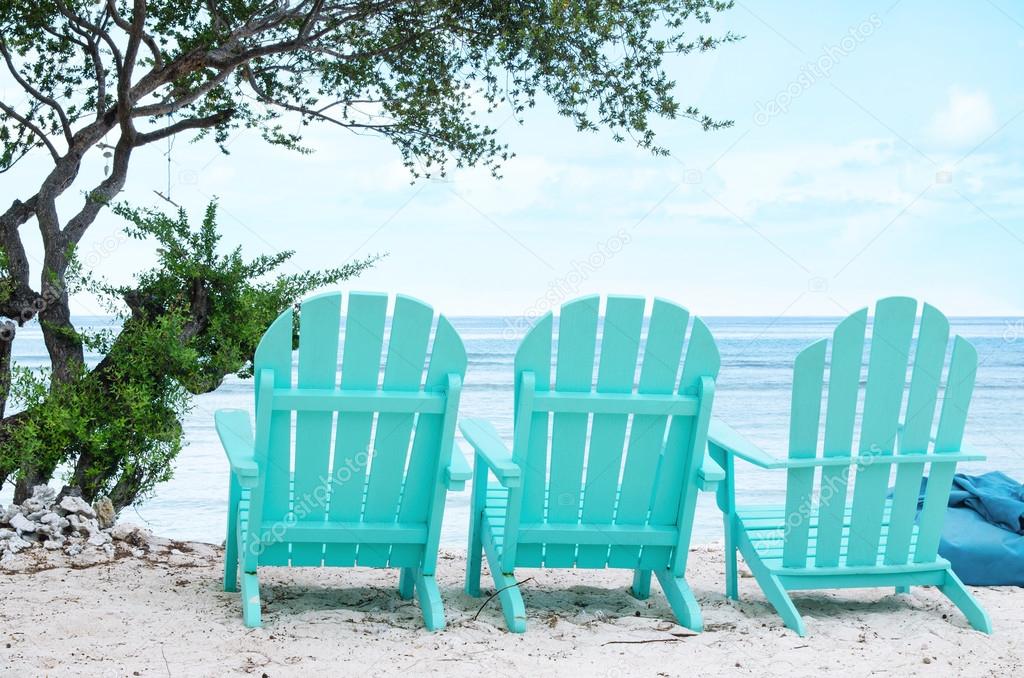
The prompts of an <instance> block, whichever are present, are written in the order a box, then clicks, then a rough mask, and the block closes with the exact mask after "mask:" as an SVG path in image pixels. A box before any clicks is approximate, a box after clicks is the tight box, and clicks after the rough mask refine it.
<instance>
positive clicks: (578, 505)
mask: <svg viewBox="0 0 1024 678" xmlns="http://www.w3.org/2000/svg"><path fill="white" fill-rule="evenodd" d="M646 308H647V304H646V303H645V301H644V299H642V298H636V297H617V296H612V297H608V298H607V300H606V301H605V303H604V305H603V319H602V303H601V299H600V298H599V297H584V298H581V299H577V300H574V301H570V302H568V303H566V304H565V305H564V306H563V307H562V310H561V314H560V316H559V321H558V326H557V331H556V330H555V323H554V320H553V316H552V314H550V313H549V314H547V315H545V316H544V317H543V318H541V319H540V320H539V321H537V323H536V324H535V325H534V326H533V328H531V330H530V331H529V332H528V333H527V335H526V337H524V339H523V341H522V343H521V344H520V346H519V349H518V351H517V352H516V358H515V385H516V387H515V388H516V391H515V404H514V408H515V412H514V418H513V421H514V431H513V440H512V447H511V449H509V448H507V447H506V446H505V444H504V443H503V442H502V439H501V437H500V436H499V435H498V432H497V431H496V430H495V429H494V427H493V426H492V425H491V424H490V423H488V422H486V421H483V420H479V419H468V420H463V421H462V422H461V423H460V429H461V430H462V433H463V435H464V436H465V438H466V441H467V442H468V443H469V444H470V445H471V446H472V447H473V450H474V452H475V460H476V461H475V470H474V473H473V496H472V500H471V507H472V513H471V523H470V537H469V561H468V564H467V577H466V592H467V593H468V594H470V595H473V596H478V595H480V593H481V590H480V574H481V569H482V565H481V564H482V559H483V558H484V557H486V558H487V562H488V565H489V569H490V571H491V575H492V577H493V578H494V584H495V589H496V590H497V591H498V598H499V600H500V601H501V605H502V611H503V613H504V616H505V623H506V625H507V626H508V628H509V630H510V631H513V632H523V631H525V630H526V608H525V605H524V603H523V597H522V592H521V591H520V590H519V586H518V585H517V584H516V582H517V578H516V574H515V570H516V568H517V567H538V566H544V567H558V568H581V569H582V568H605V567H616V568H623V569H629V570H633V571H634V572H635V576H634V585H633V589H632V592H633V594H634V595H635V596H637V597H639V598H644V597H646V596H647V595H648V594H649V592H650V580H651V575H652V574H653V575H655V576H656V577H657V579H658V582H659V583H660V584H661V587H662V589H663V591H664V592H665V596H666V598H667V599H668V601H669V604H670V605H671V607H672V610H673V612H674V613H675V615H676V617H677V618H678V619H679V621H680V623H682V624H684V625H685V626H687V627H689V628H692V629H695V630H700V629H701V628H702V627H703V622H702V620H701V614H700V608H699V606H698V605H697V600H696V598H695V597H694V595H693V592H692V591H691V590H690V588H689V586H688V585H687V583H686V580H685V578H684V577H685V568H686V553H687V551H688V548H689V541H690V531H691V528H692V524H693V513H694V506H695V504H696V496H697V489H698V488H699V487H703V488H705V489H709V490H713V489H714V488H715V486H716V485H717V482H718V480H719V478H721V477H724V474H723V473H722V471H721V469H718V468H717V467H716V466H715V464H714V463H713V462H710V461H706V460H705V458H704V450H705V448H706V440H707V429H708V425H709V423H710V416H711V404H712V401H713V398H714V383H715V379H716V378H717V376H718V367H719V356H718V350H717V348H716V347H715V343H714V339H713V338H712V336H711V333H710V332H709V331H708V330H707V327H706V326H705V325H704V323H703V322H701V321H700V320H699V319H697V318H695V319H693V322H692V323H690V322H689V319H690V316H689V313H688V312H687V311H686V310H685V309H683V308H681V307H679V306H677V305H675V304H672V303H671V302H668V301H664V300H660V299H658V300H655V301H654V303H653V305H652V306H650V314H651V315H650V322H649V325H648V328H647V331H646V333H645V332H644V323H643V319H644V314H645V309H646ZM688 325H690V326H691V328H690V330H689V342H688V346H689V348H688V349H687V353H686V357H685V359H683V358H682V355H683V353H682V351H683V345H684V343H685V342H686V340H687V326H688ZM645 334H646V336H645ZM681 363H682V373H681V376H679V375H680V366H681ZM638 369H639V381H637V372H638ZM595 370H596V376H595Z"/></svg>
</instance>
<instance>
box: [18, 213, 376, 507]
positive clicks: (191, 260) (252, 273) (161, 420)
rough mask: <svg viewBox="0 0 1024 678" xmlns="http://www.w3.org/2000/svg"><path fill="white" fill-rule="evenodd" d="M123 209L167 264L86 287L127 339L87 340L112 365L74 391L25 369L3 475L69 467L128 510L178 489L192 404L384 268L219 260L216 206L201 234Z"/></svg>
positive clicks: (108, 334) (89, 374) (180, 217)
mask: <svg viewBox="0 0 1024 678" xmlns="http://www.w3.org/2000/svg"><path fill="white" fill-rule="evenodd" d="M113 209H114V211H115V212H116V213H117V214H119V215H121V216H122V217H124V218H125V219H127V220H128V221H129V226H128V227H127V229H126V230H127V232H128V233H129V235H130V236H132V237H134V238H139V239H152V240H155V241H156V242H157V244H158V247H159V249H158V253H159V257H158V263H157V265H156V266H155V267H154V268H152V269H151V270H148V271H145V272H143V273H141V274H139V275H138V276H137V280H136V285H134V286H132V287H125V286H110V285H107V284H104V283H102V282H97V281H95V280H91V279H88V278H82V279H80V280H79V281H76V282H77V284H79V285H81V286H83V287H85V288H87V289H89V290H91V291H92V292H94V293H96V294H98V295H100V296H101V297H103V298H104V299H105V300H106V301H107V302H108V304H110V305H111V306H112V307H114V308H119V309H120V310H119V313H120V315H121V320H122V325H121V328H120V331H114V330H108V331H99V332H92V333H85V334H83V335H81V338H82V340H83V341H84V343H85V344H86V346H87V347H88V348H89V349H90V350H92V351H94V352H97V353H100V354H102V355H103V356H104V358H103V359H102V361H101V362H100V363H99V365H97V366H95V368H94V369H91V370H89V369H87V368H85V367H81V368H80V374H79V375H78V377H77V378H76V379H74V380H73V381H71V382H70V383H66V384H54V385H52V386H51V383H50V373H49V371H48V370H43V371H38V370H31V369H28V368H26V367H16V368H15V370H14V373H13V379H12V388H11V393H12V396H13V398H14V400H15V401H16V402H17V403H18V404H19V405H20V406H21V407H23V408H24V410H23V413H22V415H19V416H20V417H21V421H20V425H19V426H17V427H12V428H11V430H10V434H9V436H8V437H6V438H5V439H4V440H2V441H0V463H2V464H4V465H7V466H16V467H18V468H25V467H27V466H29V465H39V466H43V467H47V466H51V467H52V466H53V465H54V464H67V465H68V466H69V467H71V468H73V469H75V472H76V473H77V474H78V477H76V478H74V480H75V484H78V485H79V486H80V487H81V488H82V490H83V494H84V495H85V496H87V497H94V496H96V495H98V494H101V493H106V494H109V495H110V496H111V498H112V499H113V500H114V502H115V504H116V505H118V506H123V505H127V504H130V503H132V502H134V501H136V500H138V499H140V498H142V497H145V496H146V495H147V494H148V493H149V492H150V491H151V490H152V489H153V487H154V486H155V485H156V484H157V483H160V482H162V481H164V480H167V479H168V478H169V477H170V475H171V472H172V462H173V460H174V458H175V457H176V456H177V454H178V453H179V452H180V451H181V447H182V429H181V423H180V422H181V419H182V417H183V416H184V415H185V414H186V413H187V412H188V410H189V407H190V405H191V402H192V394H197V393H203V392H207V391H210V390H213V389H214V388H216V387H217V386H218V385H219V384H220V383H221V381H222V379H223V378H224V376H225V375H227V374H232V373H236V374H239V375H240V376H243V377H244V376H248V375H250V374H251V364H252V363H251V360H252V356H253V354H254V352H255V350H256V345H257V343H258V342H259V339H260V337H261V336H262V335H263V332H264V331H265V330H266V328H267V327H268V326H269V325H270V323H271V322H272V321H273V320H274V318H276V317H277V316H278V315H279V314H280V313H281V312H282V311H284V310H285V309H287V308H288V307H289V306H290V305H291V304H292V303H293V302H294V300H295V299H297V298H300V297H302V296H303V295H305V294H306V293H308V292H309V291H311V290H313V289H316V288H320V287H323V286H325V285H330V284H334V283H336V282H338V281H342V280H346V279H348V278H350V277H352V276H355V275H357V274H359V273H360V272H361V271H363V270H365V269H366V268H367V267H369V266H371V265H372V264H373V262H374V261H375V260H376V258H371V259H367V260H361V261H357V262H355V263H352V264H348V265H345V266H342V267H339V268H335V269H330V270H326V271H319V272H311V273H297V274H281V273H278V270H279V269H280V268H281V267H282V266H283V265H284V264H285V263H286V262H287V261H288V260H289V258H290V257H291V256H292V253H291V252H283V253H280V254H276V255H272V256H258V257H256V258H254V259H251V260H246V259H245V258H244V257H243V256H242V253H241V250H240V249H239V248H236V249H234V250H232V251H229V252H228V253H226V254H219V253H218V248H219V243H220V235H219V234H218V232H217V226H216V216H217V206H216V203H210V205H209V206H208V207H207V208H206V212H205V215H204V217H203V220H202V222H201V224H200V225H199V226H198V227H195V228H193V227H192V226H190V224H189V222H188V217H187V215H186V213H185V212H184V211H183V210H182V211H179V212H178V213H177V214H175V215H166V214H163V213H161V212H159V211H155V210H136V209H133V208H130V207H127V206H124V205H117V206H114V208H113ZM121 300H124V301H125V302H126V303H127V309H126V308H125V304H124V303H119V302H120V301H121Z"/></svg>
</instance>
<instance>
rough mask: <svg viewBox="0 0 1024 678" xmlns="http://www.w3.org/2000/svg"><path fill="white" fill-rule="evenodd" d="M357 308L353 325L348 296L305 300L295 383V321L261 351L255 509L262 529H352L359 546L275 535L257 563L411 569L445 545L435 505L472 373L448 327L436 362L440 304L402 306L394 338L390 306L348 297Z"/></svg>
mask: <svg viewBox="0 0 1024 678" xmlns="http://www.w3.org/2000/svg"><path fill="white" fill-rule="evenodd" d="M347 302H348V303H347V307H346V309H345V313H344V316H342V312H341V311H342V295H341V293H338V292H334V293H330V294H323V295H320V296H315V297H312V298H310V299H306V300H305V301H303V302H302V304H301V307H300V310H299V312H298V314H297V317H298V356H297V359H296V360H297V369H296V370H295V376H294V378H293V352H292V347H293V334H294V329H295V318H294V317H293V313H292V311H291V310H288V311H285V312H284V313H282V314H281V315H280V316H279V317H278V318H277V320H275V321H274V323H273V324H272V325H271V326H270V328H269V329H268V330H267V332H266V334H265V335H264V336H263V339H262V340H261V341H260V344H259V347H258V348H257V349H256V356H255V360H254V372H255V379H256V434H255V444H256V461H257V464H258V465H259V469H260V482H259V485H258V486H257V488H256V490H254V492H253V499H252V504H253V506H252V508H251V509H250V511H251V512H252V514H251V518H252V517H257V518H260V519H261V520H262V525H264V526H266V525H267V524H268V523H279V524H281V525H282V531H283V534H285V535H287V534H294V532H295V530H296V527H295V524H296V523H297V524H298V525H299V527H302V526H307V525H308V526H310V529H330V526H329V523H327V524H324V521H325V520H326V521H335V522H336V523H344V524H346V525H348V526H350V527H352V529H351V530H350V532H351V540H348V541H350V542H351V543H337V542H339V541H342V542H344V541H347V540H344V539H339V538H338V537H337V535H332V536H331V538H330V539H325V540H324V543H317V542H316V541H313V542H312V543H310V542H308V541H304V542H303V543H297V542H296V543H291V544H290V543H289V542H288V541H287V536H285V537H284V538H283V539H281V540H275V539H273V535H270V537H271V538H270V540H269V541H270V543H269V544H268V545H266V546H265V547H264V549H263V551H262V553H261V554H260V557H259V559H260V564H265V565H274V564H278V565H286V564H289V563H290V564H292V565H314V566H315V565H319V564H320V563H321V562H323V563H324V564H325V565H337V566H346V565H353V564H359V565H367V566H377V567H383V566H390V567H415V566H417V565H418V564H419V563H420V561H421V558H422V557H423V554H424V548H425V545H427V544H429V543H431V541H432V543H433V546H434V548H436V540H437V530H439V528H440V516H441V510H440V507H437V509H438V510H436V511H434V510H432V502H433V499H434V496H435V490H436V488H438V487H440V486H441V482H442V478H441V476H442V473H443V469H444V468H445V467H446V466H447V465H448V462H449V460H450V458H451V449H452V440H453V436H454V427H455V416H456V411H457V409H458V402H459V394H460V389H461V383H462V378H463V376H464V375H465V372H466V352H465V349H464V348H463V345H462V340H461V339H460V338H459V335H458V333H457V332H456V331H455V329H454V328H453V327H452V325H451V323H449V322H448V320H447V319H446V318H445V317H444V316H443V315H442V316H439V317H438V320H437V329H436V331H435V332H434V339H433V344H432V345H431V346H430V353H429V355H428V352H427V348H428V344H429V343H430V337H431V329H432V326H433V319H434V312H433V309H431V307H430V306H428V305H426V304H424V303H422V302H420V301H417V300H415V299H412V298H411V297H406V296H401V295H399V296H398V297H397V298H396V299H395V302H394V308H393V313H392V320H391V323H390V332H387V331H386V330H387V327H386V326H387V322H386V319H387V311H388V297H387V295H385V294H368V293H351V294H349V295H348V299H347ZM342 330H343V332H344V343H343V344H342V347H341V352H340V355H339V350H338V349H339V338H340V335H341V333H342ZM385 335H387V337H386V338H387V341H386V352H385ZM382 352H384V361H383V365H382V362H381V357H382ZM339 366H340V378H339ZM424 368H425V369H426V374H425V375H424ZM292 412H295V413H296V415H295V425H294V436H293V433H292V430H293V429H292ZM335 413H337V415H336V416H335ZM332 442H333V449H332ZM260 512H262V515H261V516H260V515H259V513H260ZM317 523H321V524H322V526H321V527H320V528H318V527H317V526H316V524H317ZM256 524H257V525H259V524H261V523H260V521H259V520H256ZM285 527H287V530H285ZM389 535H390V536H391V538H393V539H394V542H393V543H391V542H388V538H389ZM357 551H358V554H357Z"/></svg>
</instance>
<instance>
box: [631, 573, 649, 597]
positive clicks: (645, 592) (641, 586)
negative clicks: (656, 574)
mask: <svg viewBox="0 0 1024 678" xmlns="http://www.w3.org/2000/svg"><path fill="white" fill-rule="evenodd" d="M629 593H630V594H631V595H632V596H633V597H634V598H636V599H637V600H647V598H648V597H649V596H650V595H651V571H650V570H634V571H633V585H632V586H631V587H630V588H629Z"/></svg>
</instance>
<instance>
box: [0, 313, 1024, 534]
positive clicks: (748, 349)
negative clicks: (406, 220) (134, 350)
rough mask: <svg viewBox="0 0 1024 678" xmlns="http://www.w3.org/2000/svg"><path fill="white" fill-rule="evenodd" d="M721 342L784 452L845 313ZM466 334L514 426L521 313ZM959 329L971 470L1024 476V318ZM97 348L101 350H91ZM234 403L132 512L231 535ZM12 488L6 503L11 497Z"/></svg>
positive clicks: (38, 357) (450, 518)
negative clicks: (807, 378) (226, 420)
mask: <svg viewBox="0 0 1024 678" xmlns="http://www.w3.org/2000/svg"><path fill="white" fill-rule="evenodd" d="M706 321H707V323H708V325H709V326H710V327H711V330H712V332H713V333H714V335H715V338H716V340H717V341H718V344H719V347H720V350H721V353H722V370H721V374H720V376H719V381H718V384H717V394H716V400H715V415H716V416H718V417H720V418H722V419H724V420H725V421H727V422H729V423H730V424H732V425H733V426H735V427H736V428H738V429H739V430H741V431H742V432H744V433H745V434H747V436H748V437H749V438H751V439H752V440H753V441H754V442H757V443H759V444H761V445H764V446H765V448H766V449H768V450H769V451H772V452H774V453H776V454H783V453H784V452H785V441H786V434H787V427H788V416H789V414H788V413H789V387H790V380H791V370H792V363H793V359H794V357H795V356H796V354H797V353H798V352H799V351H800V350H801V349H802V348H803V347H805V346H807V345H808V344H809V343H811V342H812V341H814V340H816V339H819V338H822V337H826V336H828V335H830V334H831V332H832V330H833V329H834V327H835V325H836V324H837V322H838V319H834V318H786V319H772V318H735V317H731V318H707V319H706ZM77 322H78V325H79V326H80V327H86V326H92V327H101V326H108V325H109V323H110V321H109V320H108V319H105V318H95V317H92V318H78V319H77ZM452 322H453V324H454V325H455V326H456V327H457V328H458V330H459V332H460V333H461V335H462V337H463V340H464V341H465V344H466V350H467V352H468V354H469V370H468V373H467V376H466V381H465V387H464V392H463V393H464V395H463V400H462V407H461V413H462V414H463V416H473V417H486V418H489V419H490V420H492V421H493V422H494V423H495V425H496V426H497V428H498V431H499V432H500V433H501V434H502V435H504V436H506V437H509V436H510V435H511V431H512V418H511V412H512V357H513V353H514V351H515V349H516V346H517V345H518V341H519V336H520V335H521V331H519V329H518V328H520V327H521V325H522V323H521V321H519V320H518V319H510V318H501V317H464V318H453V319H452ZM952 324H953V331H954V332H956V333H959V334H961V335H963V336H964V337H966V338H967V339H969V340H970V341H971V342H973V343H974V345H975V347H976V348H977V349H978V354H979V361H980V368H979V371H978V379H977V386H976V389H975V395H974V400H973V402H972V405H971V411H970V417H969V420H968V424H967V434H966V437H967V440H968V442H970V443H971V444H973V445H975V446H976V447H978V448H981V449H983V450H984V451H985V452H986V453H987V454H988V461H986V462H982V463H981V464H974V465H973V466H968V467H965V469H964V470H966V471H969V472H972V471H973V472H979V471H982V470H991V469H999V470H1002V471H1004V472H1006V473H1008V474H1010V475H1011V476H1014V477H1016V478H1018V479H1021V480H1024V454H1022V452H1024V321H1021V320H1020V319H1017V318H956V319H953V320H952ZM15 357H16V360H17V361H18V362H19V363H21V364H24V365H28V366H40V365H43V364H46V351H45V349H44V347H43V342H42V337H41V334H40V332H39V327H38V325H31V326H27V327H25V328H22V329H21V330H20V331H19V333H18V337H17V339H16V340H15ZM91 358H92V359H96V358H97V356H92V357H91ZM223 407H239V408H246V409H249V410H250V411H251V410H252V383H251V382H250V381H246V380H240V379H237V378H234V377H230V378H228V379H227V380H226V381H225V383H224V385H223V386H221V388H219V389H218V390H217V391H215V392H213V393H209V394H206V395H203V396H200V397H199V398H197V399H196V402H195V407H194V409H193V410H192V412H191V413H190V414H189V415H188V417H187V418H186V420H185V438H186V442H187V447H186V448H185V449H184V451H183V452H182V454H181V456H180V457H179V458H178V461H177V465H176V468H175V475H174V478H173V479H172V480H171V481H169V482H167V483H165V484H163V485H161V486H160V487H159V488H158V490H157V492H156V495H155V496H154V497H153V498H152V499H150V500H148V501H147V502H145V504H143V505H142V506H139V507H138V508H136V509H127V510H126V511H125V514H124V516H123V518H124V519H126V520H130V521H133V522H139V523H143V524H145V525H147V526H149V527H150V528H151V529H153V530H154V531H155V532H157V533H159V534H161V535H164V536H168V537H175V538H180V539H192V540H200V541H208V542H216V543H219V542H221V541H222V540H223V535H224V520H225V507H226V499H227V483H228V476H227V464H226V463H225V461H224V456H223V453H222V451H221V448H220V444H219V443H218V441H217V437H216V434H215V432H214V430H213V412H214V411H215V410H217V409H219V408H223ZM741 470H742V471H743V472H744V473H743V474H742V475H741V476H740V483H739V484H740V492H741V493H742V495H743V497H744V498H747V499H749V500H750V501H752V502H758V503H765V502H770V501H773V500H774V501H780V500H781V498H782V491H783V488H784V485H785V482H784V478H782V477H780V476H778V475H775V474H772V473H766V472H758V471H755V470H754V469H752V468H749V467H746V468H742V469H741ZM10 492H11V490H10V488H7V489H6V490H5V491H4V492H3V493H0V502H6V501H8V500H9V499H10ZM468 503H469V493H468V492H465V493H452V494H449V497H448V506H447V513H446V515H445V521H444V530H443V535H442V539H443V541H444V543H446V544H448V545H461V544H463V543H464V540H465V533H466V528H467V524H468ZM720 524H721V523H720V518H719V515H718V513H717V510H716V508H715V506H714V502H713V498H712V497H710V496H702V498H701V500H700V505H699V511H698V515H697V520H696V525H695V528H694V535H695V538H696V540H698V541H711V540H714V539H718V538H720V536H721V527H720Z"/></svg>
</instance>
